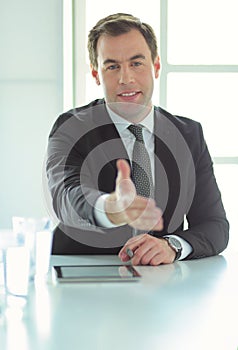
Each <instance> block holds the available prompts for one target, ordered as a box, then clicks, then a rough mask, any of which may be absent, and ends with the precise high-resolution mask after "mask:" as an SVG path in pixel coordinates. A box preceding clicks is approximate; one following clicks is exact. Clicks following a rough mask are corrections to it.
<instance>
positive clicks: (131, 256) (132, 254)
mask: <svg viewBox="0 0 238 350" xmlns="http://www.w3.org/2000/svg"><path fill="white" fill-rule="evenodd" d="M126 254H127V255H128V256H129V258H130V259H131V258H133V256H134V253H133V251H132V250H131V249H130V248H127V250H126Z"/></svg>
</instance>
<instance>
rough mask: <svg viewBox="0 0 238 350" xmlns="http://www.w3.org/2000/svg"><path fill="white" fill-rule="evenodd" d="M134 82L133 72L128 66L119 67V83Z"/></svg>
mask: <svg viewBox="0 0 238 350" xmlns="http://www.w3.org/2000/svg"><path fill="white" fill-rule="evenodd" d="M133 82H134V76H133V72H132V71H131V70H130V67H121V69H120V76H119V84H123V85H127V84H130V83H133Z"/></svg>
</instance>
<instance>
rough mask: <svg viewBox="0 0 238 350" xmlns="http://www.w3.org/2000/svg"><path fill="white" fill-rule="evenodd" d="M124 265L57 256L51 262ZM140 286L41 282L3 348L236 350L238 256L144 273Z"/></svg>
mask: <svg viewBox="0 0 238 350" xmlns="http://www.w3.org/2000/svg"><path fill="white" fill-rule="evenodd" d="M61 263H63V264H103V263H108V264H118V263H119V260H118V258H117V257H113V256H107V257H106V256H88V257H87V256H81V257H74V256H65V257H63V256H62V257H60V256H55V257H53V258H52V264H55V265H59V264H61ZM138 270H139V271H140V272H141V274H142V275H143V278H142V280H141V282H134V283H118V282H116V283H115V282H113V283H98V284H97V283H88V284H77V283H75V284H58V285H53V284H50V283H47V284H44V283H40V282H39V283H35V285H32V286H31V290H30V300H29V303H28V306H27V309H26V314H25V317H24V319H23V320H21V321H20V320H17V321H13V320H11V319H10V320H9V321H8V323H7V325H6V326H4V325H2V326H1V329H0V349H1V350H13V349H14V350H15V349H18V350H19V349H21V350H76V349H79V350H81V349H82V350H119V349H120V350H127V349H128V350H129V349H136V350H142V349H143V350H148V349H149V350H150V349H151V350H157V349H159V350H175V349H176V350H180V349H181V350H182V349H183V350H188V349H189V350H197V349H202V350H236V349H237V347H238V273H237V272H238V256H237V255H234V256H233V257H232V256H231V257H229V258H228V257H226V258H224V257H223V256H217V257H213V258H206V259H201V260H194V261H188V262H178V263H176V264H172V265H164V266H159V267H148V266H145V267H139V268H138Z"/></svg>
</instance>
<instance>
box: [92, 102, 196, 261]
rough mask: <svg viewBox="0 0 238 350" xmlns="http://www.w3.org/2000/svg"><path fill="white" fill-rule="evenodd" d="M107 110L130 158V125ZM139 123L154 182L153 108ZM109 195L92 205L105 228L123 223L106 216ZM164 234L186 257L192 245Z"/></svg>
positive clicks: (98, 219) (182, 255)
mask: <svg viewBox="0 0 238 350" xmlns="http://www.w3.org/2000/svg"><path fill="white" fill-rule="evenodd" d="M106 107H107V111H108V113H109V116H110V118H111V120H112V122H113V123H114V125H115V127H116V128H117V131H118V133H119V135H120V137H121V140H122V142H123V144H124V146H125V148H126V151H127V153H128V156H129V159H130V160H131V159H132V152H133V147H134V142H135V136H134V135H133V134H132V133H131V132H130V130H128V126H129V125H131V123H130V122H129V121H127V120H126V119H124V118H122V117H120V116H119V115H117V114H116V113H114V112H113V111H112V110H111V109H110V108H109V107H108V106H107V105H106ZM140 125H142V126H143V127H144V128H143V130H142V133H143V138H144V143H145V147H146V149H147V152H148V154H149V157H150V161H151V171H152V178H153V183H155V178H154V177H155V175H154V174H155V171H154V170H155V165H154V164H155V162H154V133H153V131H154V108H152V109H151V111H150V112H149V114H148V115H147V116H146V117H145V119H143V121H142V122H140ZM107 196H109V194H104V195H102V196H100V197H99V198H98V200H97V201H96V203H95V207H94V215H95V218H96V220H97V222H98V223H99V225H101V226H102V227H106V228H113V227H118V226H123V225H124V224H121V225H114V224H113V223H112V222H111V221H110V220H109V219H108V217H107V215H106V213H105V210H104V205H105V199H106V198H107ZM166 236H172V237H175V238H177V239H178V240H179V241H180V243H181V245H182V248H183V249H182V254H181V257H180V259H179V260H182V259H184V258H186V256H188V255H189V254H190V253H191V252H192V247H191V245H190V244H189V243H188V242H187V241H186V240H184V239H183V238H181V237H178V236H176V235H166Z"/></svg>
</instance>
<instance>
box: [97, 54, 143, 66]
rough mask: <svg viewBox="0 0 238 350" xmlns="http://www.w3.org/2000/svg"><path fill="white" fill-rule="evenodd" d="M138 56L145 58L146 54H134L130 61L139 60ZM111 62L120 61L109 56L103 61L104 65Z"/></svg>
mask: <svg viewBox="0 0 238 350" xmlns="http://www.w3.org/2000/svg"><path fill="white" fill-rule="evenodd" d="M138 58H139V59H143V60H145V56H144V55H142V54H138V55H134V56H132V57H130V58H129V60H128V61H133V60H137V59H138ZM109 63H118V61H117V60H113V59H112V58H108V59H106V60H105V61H104V62H103V64H104V65H106V64H109Z"/></svg>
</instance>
